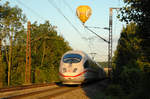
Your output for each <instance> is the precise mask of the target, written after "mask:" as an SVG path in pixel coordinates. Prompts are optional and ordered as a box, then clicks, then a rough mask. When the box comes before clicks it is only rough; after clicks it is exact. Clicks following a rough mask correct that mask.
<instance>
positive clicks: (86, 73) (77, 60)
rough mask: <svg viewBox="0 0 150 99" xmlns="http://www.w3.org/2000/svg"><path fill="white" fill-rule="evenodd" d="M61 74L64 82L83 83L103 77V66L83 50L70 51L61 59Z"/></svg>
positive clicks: (67, 83) (70, 83) (71, 83)
mask: <svg viewBox="0 0 150 99" xmlns="http://www.w3.org/2000/svg"><path fill="white" fill-rule="evenodd" d="M59 76H60V80H61V82H62V83H63V84H66V85H74V84H82V83H84V82H89V81H92V80H97V79H103V78H105V76H106V74H105V72H104V70H103V68H102V67H101V66H100V65H99V64H97V63H96V62H94V61H93V60H92V59H91V58H90V57H89V56H88V55H87V54H86V53H84V52H83V51H68V52H66V53H65V54H64V55H63V56H62V58H61V61H60V67H59Z"/></svg>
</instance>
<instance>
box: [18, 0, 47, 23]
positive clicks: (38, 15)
mask: <svg viewBox="0 0 150 99" xmlns="http://www.w3.org/2000/svg"><path fill="white" fill-rule="evenodd" d="M16 2H17V3H19V4H21V5H23V6H24V7H25V8H27V9H29V10H30V11H31V12H33V13H34V14H35V15H36V16H37V17H39V18H40V19H42V20H43V19H44V18H43V17H42V16H41V15H40V14H39V13H37V12H36V11H34V10H33V9H31V8H30V7H29V6H27V5H25V4H24V3H22V2H21V1H20V0H16Z"/></svg>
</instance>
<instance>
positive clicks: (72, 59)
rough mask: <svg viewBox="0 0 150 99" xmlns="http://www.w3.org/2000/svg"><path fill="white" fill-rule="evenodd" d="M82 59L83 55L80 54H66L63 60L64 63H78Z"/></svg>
mask: <svg viewBox="0 0 150 99" xmlns="http://www.w3.org/2000/svg"><path fill="white" fill-rule="evenodd" d="M81 59H82V56H81V55H79V54H66V55H65V56H64V57H63V62H64V63H78V62H80V61H81Z"/></svg>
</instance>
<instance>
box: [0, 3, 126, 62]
mask: <svg viewBox="0 0 150 99" xmlns="http://www.w3.org/2000/svg"><path fill="white" fill-rule="evenodd" d="M5 1H9V2H10V5H11V6H15V5H17V6H18V7H19V8H21V9H22V10H23V13H24V14H26V16H27V18H28V20H29V21H31V23H33V22H34V21H38V23H44V21H45V20H49V21H50V23H51V24H52V25H55V26H57V31H58V34H59V35H62V36H63V37H64V38H65V40H66V41H68V42H69V44H70V46H71V47H72V48H73V49H74V50H82V51H84V52H86V53H87V54H89V53H93V52H94V53H96V56H95V60H96V61H107V56H108V53H107V52H108V49H107V48H108V44H107V43H106V42H104V41H103V40H101V39H99V38H97V37H96V36H95V35H93V34H92V33H90V32H89V31H88V30H86V29H84V28H83V26H82V24H81V22H80V21H79V19H78V18H77V17H76V8H77V7H78V6H79V5H88V6H90V7H91V9H92V15H91V17H90V18H89V20H88V21H87V22H86V23H85V25H87V26H97V27H101V28H104V27H108V26H109V24H108V23H109V8H110V7H122V6H123V2H122V0H49V2H48V0H2V1H1V3H4V2H5ZM52 2H53V3H54V4H55V5H56V6H57V7H58V8H59V9H60V10H61V11H62V12H63V14H64V15H65V16H66V17H67V18H68V19H69V20H70V21H71V23H72V24H73V25H74V26H75V27H76V28H77V29H78V30H79V31H80V33H78V32H77V31H75V29H74V28H73V27H72V26H71V25H70V24H69V23H68V22H67V21H66V20H65V18H64V17H63V16H62V15H61V14H60V13H59V12H58V11H57V10H56V8H54V7H53V6H52V5H51V4H52ZM50 3H51V4H50ZM116 15H117V11H115V10H114V11H113V51H115V49H116V45H117V41H118V38H119V36H120V31H121V29H122V27H123V23H121V22H120V21H119V20H118V19H117V18H116ZM93 31H95V32H96V33H97V34H99V35H100V36H102V37H103V38H105V39H108V30H103V29H93ZM89 55H90V54H89Z"/></svg>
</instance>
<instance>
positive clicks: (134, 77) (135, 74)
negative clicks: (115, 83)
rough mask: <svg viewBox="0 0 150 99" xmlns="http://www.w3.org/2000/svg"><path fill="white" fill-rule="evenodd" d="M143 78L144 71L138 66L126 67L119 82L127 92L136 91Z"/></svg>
mask: <svg viewBox="0 0 150 99" xmlns="http://www.w3.org/2000/svg"><path fill="white" fill-rule="evenodd" d="M141 79H142V72H141V71H140V70H139V69H137V68H129V67H126V68H124V70H123V72H122V73H121V74H120V80H119V83H120V85H121V86H122V88H123V90H124V91H125V92H126V93H130V92H132V91H135V90H136V89H137V88H138V86H139V83H140V81H141Z"/></svg>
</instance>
